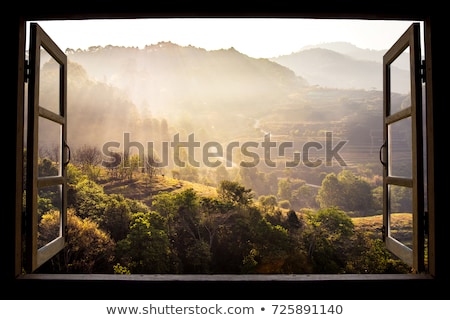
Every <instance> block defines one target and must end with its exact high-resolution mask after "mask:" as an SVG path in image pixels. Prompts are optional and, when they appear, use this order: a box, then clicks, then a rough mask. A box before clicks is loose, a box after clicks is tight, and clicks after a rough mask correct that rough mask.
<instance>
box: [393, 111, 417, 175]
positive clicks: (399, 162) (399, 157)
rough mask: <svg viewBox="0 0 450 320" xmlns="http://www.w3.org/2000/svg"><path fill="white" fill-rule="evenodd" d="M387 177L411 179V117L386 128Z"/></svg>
mask: <svg viewBox="0 0 450 320" xmlns="http://www.w3.org/2000/svg"><path fill="white" fill-rule="evenodd" d="M388 130H389V141H388V159H389V168H388V169H389V171H388V173H389V176H391V177H392V176H393V177H404V178H412V146H411V140H412V127H411V117H408V118H405V119H403V120H400V121H397V122H394V123H393V124H390V125H389V126H388Z"/></svg>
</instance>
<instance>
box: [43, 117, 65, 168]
mask: <svg viewBox="0 0 450 320" xmlns="http://www.w3.org/2000/svg"><path fill="white" fill-rule="evenodd" d="M61 130H62V127H61V125H60V124H58V123H56V122H53V121H50V120H48V119H46V118H43V117H39V142H38V150H39V170H38V171H39V177H48V176H59V175H61V172H62V171H61V168H62V166H61V162H62V161H61V150H62V146H61V143H62V142H61V141H62V139H61Z"/></svg>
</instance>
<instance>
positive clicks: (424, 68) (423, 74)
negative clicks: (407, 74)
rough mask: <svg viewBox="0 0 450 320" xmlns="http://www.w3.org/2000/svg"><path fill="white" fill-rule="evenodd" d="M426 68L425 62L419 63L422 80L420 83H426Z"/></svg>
mask: <svg viewBox="0 0 450 320" xmlns="http://www.w3.org/2000/svg"><path fill="white" fill-rule="evenodd" d="M426 76H427V73H426V66H425V60H422V61H421V63H420V79H422V83H425V82H426Z"/></svg>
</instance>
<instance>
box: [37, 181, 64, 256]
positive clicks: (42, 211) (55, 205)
mask: <svg viewBox="0 0 450 320" xmlns="http://www.w3.org/2000/svg"><path fill="white" fill-rule="evenodd" d="M61 212H62V188H61V185H55V186H50V187H44V188H40V189H39V197H38V215H39V219H38V248H41V247H43V246H44V245H46V244H47V243H49V242H51V241H52V240H54V239H56V238H58V237H60V236H61V235H62V230H61Z"/></svg>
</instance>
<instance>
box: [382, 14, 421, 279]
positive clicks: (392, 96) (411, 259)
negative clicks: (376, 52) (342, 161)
mask: <svg viewBox="0 0 450 320" xmlns="http://www.w3.org/2000/svg"><path fill="white" fill-rule="evenodd" d="M402 55H408V57H409V60H410V64H409V67H410V70H409V74H410V91H409V92H408V93H406V94H404V95H401V94H398V93H396V92H394V91H393V90H392V88H393V86H394V85H395V83H396V81H397V80H398V77H397V78H396V73H395V70H396V69H395V65H396V63H397V61H398V58H399V57H401V56H402ZM383 66H384V69H383V86H384V90H383V95H384V144H383V147H382V148H381V149H380V152H381V151H382V152H383V154H382V155H381V162H382V164H383V168H384V171H383V199H384V201H383V202H384V205H383V229H384V230H383V237H384V240H385V243H386V246H387V248H388V249H389V250H390V251H392V252H393V253H394V254H395V255H396V256H398V257H400V258H401V259H402V260H403V261H405V262H406V263H407V264H408V265H409V266H411V267H412V268H413V269H414V270H415V271H416V272H423V271H424V270H425V267H426V265H425V244H426V241H425V235H426V230H425V226H426V219H427V217H426V215H425V213H426V208H425V205H426V202H425V195H426V192H425V191H424V188H425V184H424V177H425V175H424V172H425V166H424V165H425V164H426V161H425V160H426V157H424V150H425V149H424V147H423V146H424V137H423V134H424V132H425V130H423V123H424V122H423V120H422V119H423V115H422V114H423V107H422V104H423V99H422V96H423V94H422V92H423V89H422V79H423V78H422V76H423V73H422V70H423V69H422V66H423V65H422V59H421V47H420V30H419V24H418V23H414V24H412V25H411V26H410V27H409V28H408V30H406V32H405V33H404V34H403V35H402V36H401V37H400V38H399V39H398V41H397V42H396V43H395V44H394V45H393V46H392V47H391V49H390V50H388V51H387V52H386V54H385V55H384V57H383ZM398 215H401V217H402V219H407V220H408V221H409V224H410V226H411V229H410V230H408V231H406V232H405V231H404V230H401V229H400V228H398V225H397V224H395V222H394V220H395V219H394V217H395V216H398Z"/></svg>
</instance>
